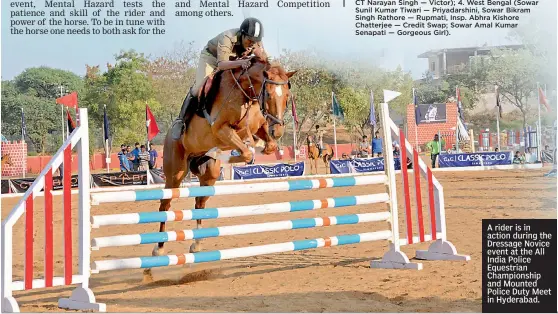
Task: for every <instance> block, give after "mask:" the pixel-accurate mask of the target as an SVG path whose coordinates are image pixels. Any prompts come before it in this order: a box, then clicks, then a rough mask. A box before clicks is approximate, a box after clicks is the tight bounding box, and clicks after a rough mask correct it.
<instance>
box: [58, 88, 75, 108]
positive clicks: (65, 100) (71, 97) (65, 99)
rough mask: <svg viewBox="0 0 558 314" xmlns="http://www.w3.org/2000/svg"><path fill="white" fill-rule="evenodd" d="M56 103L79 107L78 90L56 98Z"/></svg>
mask: <svg viewBox="0 0 558 314" xmlns="http://www.w3.org/2000/svg"><path fill="white" fill-rule="evenodd" d="M56 103H57V104H60V105H64V106H66V107H72V108H77V107H78V98H77V92H73V93H71V94H68V95H66V96H62V97H59V98H56Z"/></svg>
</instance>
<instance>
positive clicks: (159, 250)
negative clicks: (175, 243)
mask: <svg viewBox="0 0 558 314" xmlns="http://www.w3.org/2000/svg"><path fill="white" fill-rule="evenodd" d="M163 154H164V155H163V158H164V159H163V172H164V174H165V178H166V180H165V189H174V188H178V187H179V186H180V183H181V182H182V180H183V179H184V177H185V176H186V173H187V171H186V170H187V168H186V155H185V151H184V149H183V148H182V144H180V143H178V142H174V141H172V142H171V141H169V136H168V135H167V138H166V139H165V145H164V149H163ZM171 201H172V199H162V200H161V203H160V205H159V211H160V212H164V211H168V210H169V209H170V205H171ZM159 232H165V222H161V223H160V225H159ZM164 244H165V243H164V242H159V243H157V245H156V246H155V247H154V248H153V251H152V253H151V255H152V256H161V255H163V254H164V252H165V250H164V248H163V246H164ZM143 280H144V282H151V281H153V275H152V273H151V268H146V269H144V270H143Z"/></svg>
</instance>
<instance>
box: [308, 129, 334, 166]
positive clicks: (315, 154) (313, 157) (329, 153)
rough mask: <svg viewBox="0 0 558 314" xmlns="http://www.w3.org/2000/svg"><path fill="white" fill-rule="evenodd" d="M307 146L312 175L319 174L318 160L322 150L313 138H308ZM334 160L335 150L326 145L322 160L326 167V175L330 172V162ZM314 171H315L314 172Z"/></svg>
mask: <svg viewBox="0 0 558 314" xmlns="http://www.w3.org/2000/svg"><path fill="white" fill-rule="evenodd" d="M306 145H307V146H308V147H307V148H308V159H310V173H311V174H318V159H319V158H320V150H319V149H318V147H317V146H316V145H317V144H316V143H314V141H313V138H312V136H308V137H307V138H306ZM332 158H333V149H332V148H331V146H329V145H328V144H326V143H324V148H323V149H322V159H323V160H324V164H325V167H326V174H328V171H329V162H330V161H331V159H332ZM312 169H314V170H315V173H314V171H312Z"/></svg>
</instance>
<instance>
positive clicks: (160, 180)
mask: <svg viewBox="0 0 558 314" xmlns="http://www.w3.org/2000/svg"><path fill="white" fill-rule="evenodd" d="M149 172H150V173H151V179H152V180H153V183H154V184H164V183H165V173H164V172H163V170H161V169H151V170H149ZM224 178H225V173H224V171H223V167H221V170H220V172H219V178H218V179H217V181H222V180H224ZM199 181H200V180H199V179H198V177H196V176H195V175H193V174H192V173H191V172H190V173H188V174H187V175H186V177H184V179H183V180H182V183H189V182H199Z"/></svg>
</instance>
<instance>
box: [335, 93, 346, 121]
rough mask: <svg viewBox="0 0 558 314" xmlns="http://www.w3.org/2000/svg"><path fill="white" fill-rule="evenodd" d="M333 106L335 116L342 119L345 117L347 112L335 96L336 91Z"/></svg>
mask: <svg viewBox="0 0 558 314" xmlns="http://www.w3.org/2000/svg"><path fill="white" fill-rule="evenodd" d="M332 107H333V115H334V116H335V117H337V118H339V119H341V120H343V119H345V113H343V108H341V105H340V104H339V102H338V101H337V98H335V93H333V101H332Z"/></svg>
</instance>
